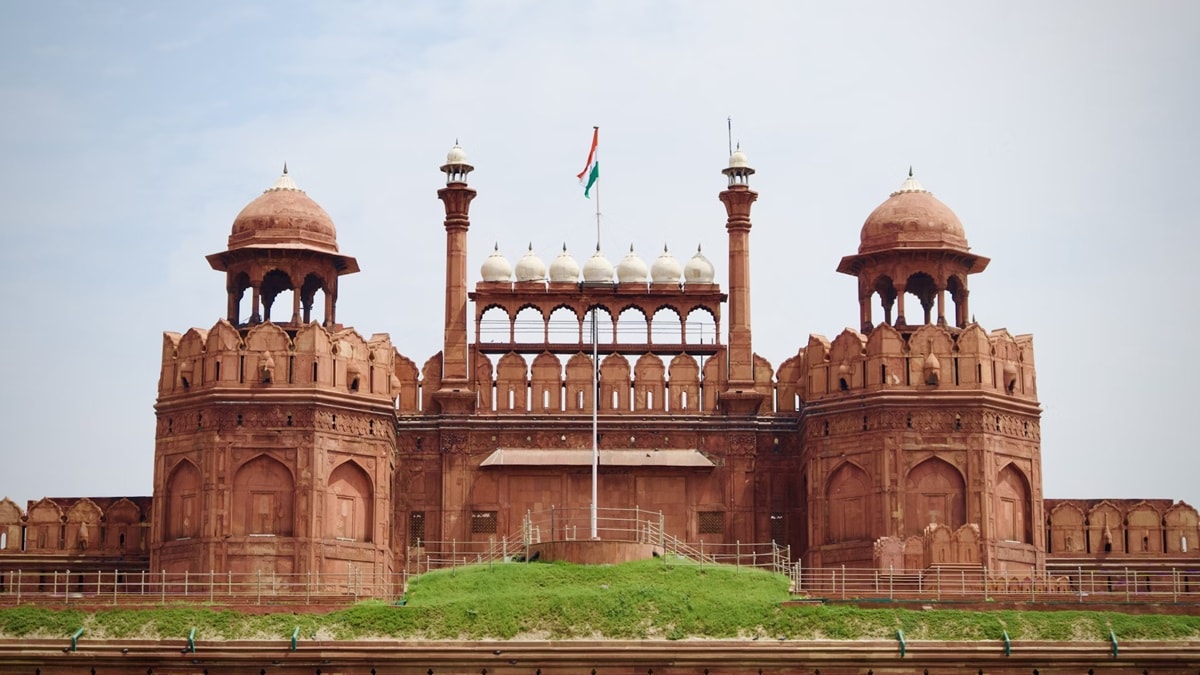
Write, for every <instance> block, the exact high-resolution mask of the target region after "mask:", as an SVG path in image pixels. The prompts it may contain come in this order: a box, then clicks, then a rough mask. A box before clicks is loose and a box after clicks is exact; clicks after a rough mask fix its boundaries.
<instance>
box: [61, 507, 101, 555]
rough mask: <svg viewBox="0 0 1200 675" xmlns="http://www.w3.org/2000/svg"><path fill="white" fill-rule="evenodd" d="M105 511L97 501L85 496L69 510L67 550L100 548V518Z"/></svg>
mask: <svg viewBox="0 0 1200 675" xmlns="http://www.w3.org/2000/svg"><path fill="white" fill-rule="evenodd" d="M103 515H104V513H103V512H102V511H101V510H100V507H99V506H96V502H93V501H92V500H91V499H88V498H87V497H84V498H83V499H80V500H79V501H77V502H75V503H74V504H72V505H71V508H70V509H68V510H67V529H66V540H67V544H66V545H67V550H69V551H86V550H88V549H95V548H99V547H100V545H101V542H100V519H101V517H102V516H103Z"/></svg>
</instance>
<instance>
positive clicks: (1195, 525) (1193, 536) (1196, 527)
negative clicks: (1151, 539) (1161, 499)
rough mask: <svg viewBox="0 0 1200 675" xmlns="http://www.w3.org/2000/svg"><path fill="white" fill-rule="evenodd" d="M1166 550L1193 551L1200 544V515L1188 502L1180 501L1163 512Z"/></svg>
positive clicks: (1172, 551) (1173, 551) (1171, 551)
mask: <svg viewBox="0 0 1200 675" xmlns="http://www.w3.org/2000/svg"><path fill="white" fill-rule="evenodd" d="M1163 530H1164V532H1163V535H1164V544H1165V545H1164V547H1163V548H1164V550H1165V551H1166V552H1167V553H1188V552H1193V551H1195V550H1196V549H1197V547H1198V546H1200V515H1197V513H1196V509H1194V508H1192V507H1191V506H1190V505H1188V504H1187V503H1186V502H1178V503H1176V504H1175V505H1173V506H1172V507H1171V508H1169V509H1167V512H1166V513H1164V514H1163Z"/></svg>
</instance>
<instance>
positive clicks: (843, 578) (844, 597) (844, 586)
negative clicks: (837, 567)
mask: <svg viewBox="0 0 1200 675" xmlns="http://www.w3.org/2000/svg"><path fill="white" fill-rule="evenodd" d="M842 599H843V600H845V599H846V565H845V564H843V565H842Z"/></svg>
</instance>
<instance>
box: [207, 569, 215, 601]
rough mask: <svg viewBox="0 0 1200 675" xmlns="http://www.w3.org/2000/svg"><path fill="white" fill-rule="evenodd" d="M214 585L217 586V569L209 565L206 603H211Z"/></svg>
mask: <svg viewBox="0 0 1200 675" xmlns="http://www.w3.org/2000/svg"><path fill="white" fill-rule="evenodd" d="M216 586H217V571H216V570H214V569H213V568H211V567H210V568H208V604H210V605H211V604H212V603H213V597H214V595H215V591H216Z"/></svg>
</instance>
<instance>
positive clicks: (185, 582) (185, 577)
mask: <svg viewBox="0 0 1200 675" xmlns="http://www.w3.org/2000/svg"><path fill="white" fill-rule="evenodd" d="M183 594H184V595H187V594H188V571H187V570H184V571H183Z"/></svg>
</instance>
